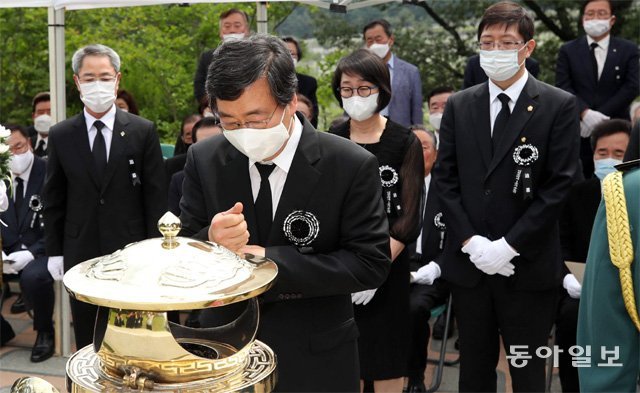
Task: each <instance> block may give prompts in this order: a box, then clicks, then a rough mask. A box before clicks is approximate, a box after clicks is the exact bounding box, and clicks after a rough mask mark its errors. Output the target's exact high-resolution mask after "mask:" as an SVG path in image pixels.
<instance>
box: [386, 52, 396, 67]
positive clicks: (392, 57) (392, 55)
mask: <svg viewBox="0 0 640 393" xmlns="http://www.w3.org/2000/svg"><path fill="white" fill-rule="evenodd" d="M389 50H391V49H389ZM395 59H396V57H395V56H394V54H393V53H391V57H389V61H388V62H387V64H388V65H389V69H392V70H393V66H394V64H395Z"/></svg>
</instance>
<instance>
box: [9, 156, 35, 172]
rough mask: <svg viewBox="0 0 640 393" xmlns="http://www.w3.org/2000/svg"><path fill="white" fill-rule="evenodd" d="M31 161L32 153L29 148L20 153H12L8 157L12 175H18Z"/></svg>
mask: <svg viewBox="0 0 640 393" xmlns="http://www.w3.org/2000/svg"><path fill="white" fill-rule="evenodd" d="M32 162H33V153H32V152H31V150H27V151H26V152H24V153H22V154H12V155H11V157H10V158H9V169H10V170H11V172H12V173H13V174H14V175H16V176H20V175H22V174H23V173H24V171H26V170H27V168H29V165H31V163H32Z"/></svg>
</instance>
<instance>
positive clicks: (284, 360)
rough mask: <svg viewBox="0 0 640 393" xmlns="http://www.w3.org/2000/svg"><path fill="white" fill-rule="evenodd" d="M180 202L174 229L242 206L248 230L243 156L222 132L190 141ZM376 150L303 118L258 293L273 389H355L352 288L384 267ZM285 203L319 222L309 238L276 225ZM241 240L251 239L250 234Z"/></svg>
mask: <svg viewBox="0 0 640 393" xmlns="http://www.w3.org/2000/svg"><path fill="white" fill-rule="evenodd" d="M187 154H188V158H187V165H186V167H185V171H184V173H185V178H184V183H183V196H182V201H181V203H180V209H181V210H182V214H181V216H180V218H181V220H182V228H183V234H185V235H189V236H194V237H197V238H199V239H207V238H208V236H207V232H208V229H209V224H210V222H211V219H212V218H213V216H214V215H215V214H217V213H219V212H222V211H226V210H228V209H229V208H230V207H231V206H233V205H234V203H235V202H238V201H239V202H242V204H243V205H244V211H243V214H244V217H245V220H246V221H247V225H248V230H249V233H250V235H251V234H255V233H257V230H256V219H255V212H254V210H253V205H254V203H253V196H252V192H251V183H250V176H249V164H248V159H247V157H246V156H244V155H243V154H241V153H240V152H239V151H238V150H236V149H235V148H234V147H233V146H231V144H229V142H228V141H227V140H226V138H225V137H224V136H223V135H219V136H215V137H212V138H208V139H207V140H204V141H202V142H199V143H197V144H195V145H193V146H192V147H191V148H190V149H189V152H188V153H187ZM379 178H380V177H379V175H378V163H377V160H376V158H375V157H374V156H373V155H371V154H370V153H368V152H367V151H365V150H364V149H362V148H360V147H358V146H357V145H356V144H354V143H353V142H351V141H348V140H346V139H344V138H341V137H338V136H335V135H330V134H328V133H323V132H316V130H315V129H314V128H313V126H311V124H309V122H306V121H304V128H303V131H302V137H301V139H300V143H299V145H298V148H297V150H296V153H295V156H294V158H293V162H292V164H291V168H290V171H289V173H288V175H287V180H286V183H285V186H284V190H283V192H282V196H281V198H280V201H279V204H278V207H277V210H276V212H275V218H274V221H273V225H272V227H271V232H270V235H269V240H268V242H267V243H266V244H263V246H266V256H267V257H268V258H271V259H272V260H274V261H275V262H276V264H277V265H278V277H277V280H276V283H275V285H274V286H273V288H272V289H270V290H269V291H268V292H267V293H265V294H264V295H263V300H264V303H263V305H262V308H261V316H260V318H261V320H260V330H259V334H258V337H259V338H260V339H261V340H263V341H264V342H265V343H267V344H268V345H270V346H271V348H273V349H274V351H275V353H276V354H277V356H278V363H279V366H278V373H279V382H278V385H277V389H278V390H279V391H355V390H357V389H358V380H359V371H358V360H357V347H356V341H355V340H356V337H357V335H358V333H357V327H356V325H355V322H354V319H353V306H352V304H351V296H350V294H351V293H352V292H357V291H361V290H364V289H368V288H376V287H378V286H380V285H381V284H382V283H383V282H384V280H385V278H386V276H387V273H388V271H389V268H390V257H389V253H390V250H389V227H388V223H387V217H386V214H385V212H384V210H383V206H382V196H381V192H382V191H381V184H380V180H379ZM295 210H303V211H306V212H311V213H313V214H314V215H315V216H316V217H317V219H318V222H319V232H318V235H317V237H316V238H315V240H313V241H312V242H311V244H309V245H308V246H307V247H305V248H299V247H296V246H295V245H293V244H292V243H291V242H290V241H289V240H287V238H286V237H285V234H284V232H283V222H284V220H285V218H286V217H287V216H288V215H289V214H291V213H292V212H293V211H295ZM250 243H251V240H250Z"/></svg>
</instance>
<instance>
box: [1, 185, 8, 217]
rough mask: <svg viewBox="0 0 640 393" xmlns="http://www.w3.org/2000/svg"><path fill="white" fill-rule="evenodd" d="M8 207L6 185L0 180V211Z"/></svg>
mask: <svg viewBox="0 0 640 393" xmlns="http://www.w3.org/2000/svg"><path fill="white" fill-rule="evenodd" d="M8 207H9V198H7V185H6V184H4V182H3V181H1V180H0V212H3V211H5V210H7V208H8Z"/></svg>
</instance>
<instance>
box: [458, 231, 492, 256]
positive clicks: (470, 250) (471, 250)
mask: <svg viewBox="0 0 640 393" xmlns="http://www.w3.org/2000/svg"><path fill="white" fill-rule="evenodd" d="M489 244H491V240H489V239H487V238H486V237H484V236H480V235H474V236H472V237H471V239H469V241H468V242H467V244H466V245H465V246H464V247H462V252H464V253H467V254H469V256H470V257H471V258H472V259H477V258H478V257H480V255H482V252H483V251H484V248H485V247H486V246H487V245H489Z"/></svg>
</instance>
